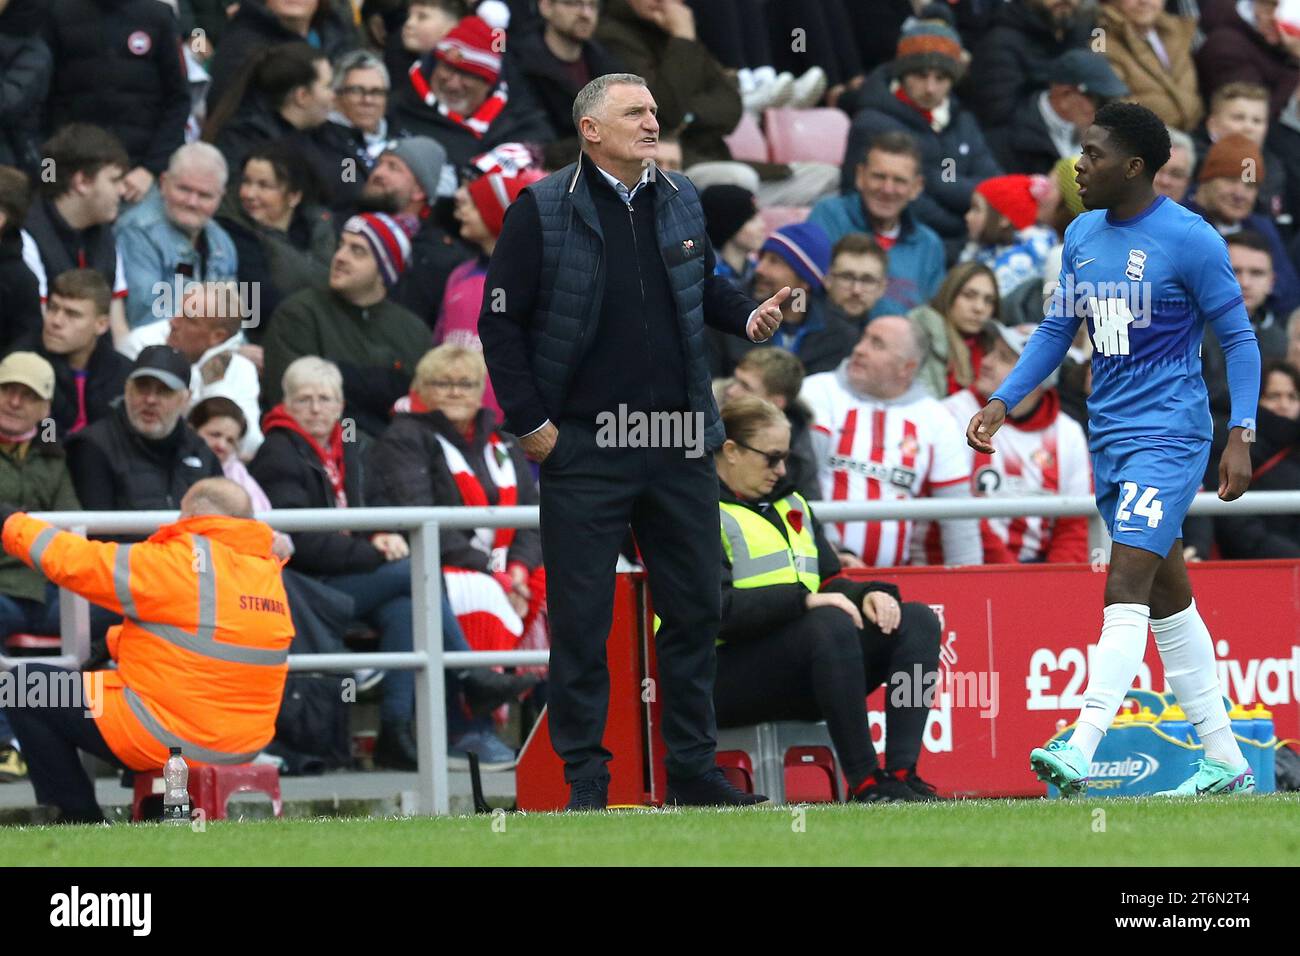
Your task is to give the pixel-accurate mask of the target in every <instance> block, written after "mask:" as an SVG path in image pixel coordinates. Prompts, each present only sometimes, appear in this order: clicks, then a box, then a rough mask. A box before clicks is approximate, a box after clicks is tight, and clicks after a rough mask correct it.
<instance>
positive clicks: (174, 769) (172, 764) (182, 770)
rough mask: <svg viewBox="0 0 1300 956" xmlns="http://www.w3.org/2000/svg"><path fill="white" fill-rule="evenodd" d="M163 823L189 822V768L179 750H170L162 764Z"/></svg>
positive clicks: (174, 748) (177, 748)
mask: <svg viewBox="0 0 1300 956" xmlns="http://www.w3.org/2000/svg"><path fill="white" fill-rule="evenodd" d="M163 822H164V823H178V824H180V823H183V824H188V823H189V822H190V768H189V766H188V765H187V764H186V763H185V758H184V757H182V756H181V748H180V747H173V748H171V756H170V757H168V758H167V762H166V763H165V764H163Z"/></svg>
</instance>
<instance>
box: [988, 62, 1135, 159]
mask: <svg viewBox="0 0 1300 956" xmlns="http://www.w3.org/2000/svg"><path fill="white" fill-rule="evenodd" d="M1048 75H1049V76H1050V77H1051V82H1050V83H1049V84H1048V87H1047V89H1045V90H1043V91H1042V92H1040V93H1036V94H1034V95H1033V96H1032V97H1030V98H1029V99H1028V100H1026V101H1025V106H1024V109H1022V110H1021V111H1020V112H1019V113H1017V114H1016V116H1015V117H1014V119H1013V120H1012V121H1011V122H1010V123H1009V124H1008V125H1007V126H1005V127H999V128H997V129H996V130H993V129H990V130H989V141H990V142H991V143H992V144H993V147H994V149H995V150H997V151H998V156H999V158H1000V159H1001V161H1002V166H1003V168H1004V169H1010V170H1014V171H1015V172H1018V173H1042V174H1044V175H1046V174H1047V173H1050V172H1051V171H1052V167H1053V166H1054V165H1055V164H1056V162H1057V160H1060V159H1064V158H1066V157H1069V158H1071V159H1073V158H1074V157H1076V156H1078V155H1079V153H1081V152H1082V151H1083V147H1082V145H1081V143H1082V139H1083V131H1084V130H1086V129H1087V128H1088V127H1089V126H1091V125H1092V120H1093V117H1094V116H1096V115H1097V110H1099V109H1100V108H1101V107H1102V106H1104V105H1105V104H1106V103H1108V102H1110V101H1111V100H1113V99H1116V98H1118V97H1121V96H1127V95H1128V87H1127V86H1125V85H1124V81H1123V80H1121V79H1120V78H1119V77H1118V76H1116V75H1115V70H1114V69H1113V68H1112V67H1111V65H1110V63H1109V62H1108V61H1107V60H1106V58H1105V57H1104V56H1102V55H1101V54H1100V53H1093V52H1092V51H1091V50H1069V51H1067V52H1066V53H1064V54H1062V55H1061V56H1060V57H1059V58H1058V59H1057V60H1056V61H1055V62H1053V63H1052V64H1051V68H1050V73H1049V74H1048Z"/></svg>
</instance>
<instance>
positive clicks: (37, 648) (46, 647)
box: [4, 634, 63, 657]
mask: <svg viewBox="0 0 1300 956" xmlns="http://www.w3.org/2000/svg"><path fill="white" fill-rule="evenodd" d="M4 644H5V653H7V654H13V655H15V656H18V657H23V656H27V655H30V654H33V653H35V654H45V653H49V652H54V653H57V652H58V650H59V648H61V647H62V646H63V638H61V637H59V636H58V635H57V634H55V635H48V634H10V635H9V636H8V637H6V638H5V641H4Z"/></svg>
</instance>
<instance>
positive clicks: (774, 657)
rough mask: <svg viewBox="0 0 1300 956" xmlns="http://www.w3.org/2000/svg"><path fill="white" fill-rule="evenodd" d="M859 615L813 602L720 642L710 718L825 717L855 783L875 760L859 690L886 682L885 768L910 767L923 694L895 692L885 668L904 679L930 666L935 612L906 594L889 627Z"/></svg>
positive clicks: (929, 671) (725, 723) (921, 725)
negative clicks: (780, 620)
mask: <svg viewBox="0 0 1300 956" xmlns="http://www.w3.org/2000/svg"><path fill="white" fill-rule="evenodd" d="M863 623H864V626H863V627H862V629H861V630H859V629H858V628H857V627H855V626H854V624H853V619H852V618H851V617H849V616H848V615H847V614H845V613H844V612H843V611H841V610H839V609H838V608H833V607H821V608H815V609H813V610H811V611H809V612H807V613H806V614H804V616H803V617H801V618H799V619H798V620H796V621H793V622H791V623H789V624H785V625H783V626H781V627H778V628H774V629H773V630H772V631H770V632H769V633H767V634H765V635H763V636H761V637H757V638H754V639H752V640H747V641H735V642H728V643H726V644H724V645H723V646H722V647H720V648H718V680H717V684H716V685H715V687H714V690H713V699H714V703H715V705H716V706H717V711H718V726H720V727H741V726H745V725H746V724H758V723H764V722H766V721H771V720H825V721H826V725H827V727H828V729H829V730H830V734H831V742H832V743H833V744H834V745H835V752H836V754H837V755H838V757H839V760H840V765H841V767H842V768H843V770H844V776H845V777H847V778H848V780H849V783H850V785H854V786H856V785H857V784H858V783H860V782H862V781H863V780H864V779H866V777H867V776H868V775H869V774H870V773H871V772H872V771H873V770H875V769H876V767H877V766H878V761H877V758H876V750H875V747H874V746H873V745H872V743H871V731H870V729H869V728H868V727H867V706H866V696H867V694H869V693H871V691H873V690H875V689H876V688H877V687H879V686H880V685H881V684H884V683H886V682H889V691H890V692H888V693H886V695H885V738H886V739H885V743H886V748H885V769H886V770H902V769H904V768H907V767H914V766H916V761H917V759H918V757H919V756H920V753H921V735H922V733H924V732H925V721H926V718H927V716H928V715H929V708H928V707H926V706H925V705H924V700H925V698H924V696H923V695H913V694H897V695H896V694H894V693H893V692H892V691H893V689H894V682H893V677H894V675H895V674H900V673H901V674H904V675H906V683H907V684H908V685H910V684H912V683H914V674H915V671H914V667H915V665H917V664H919V665H920V666H921V673H922V675H933V674H934V673H935V672H936V671H937V670H938V667H939V619H938V618H937V617H936V616H935V614H934V612H933V611H931V610H930V608H929V607H927V606H926V605H924V604H916V603H904V604H903V615H902V622H901V624H900V625H899V628H898V629H897V630H896V631H894V633H893V634H885V633H883V632H882V631H881V630H880V628H878V627H876V626H875V625H874V624H871V623H869V622H866V621H865V620H864V622H863ZM930 680H933V677H931V678H930ZM922 682H923V684H924V682H925V678H924V677H923V678H922Z"/></svg>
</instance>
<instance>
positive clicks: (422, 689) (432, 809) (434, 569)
mask: <svg viewBox="0 0 1300 956" xmlns="http://www.w3.org/2000/svg"><path fill="white" fill-rule="evenodd" d="M411 613H412V615H413V621H412V624H413V626H414V642H413V643H414V649H415V651H416V653H418V654H422V655H424V658H425V664H424V666H423V667H421V668H420V669H419V670H417V671H416V672H415V730H416V746H417V748H418V750H419V770H418V774H417V780H418V787H419V794H420V807H419V812H420V813H422V814H431V815H435V816H446V815H447V814H449V813H450V812H451V799H450V794H449V793H448V792H447V791H448V780H447V684H446V676H447V675H446V673H445V672H444V671H443V669H442V562H441V554H440V545H439V543H438V523H437V522H436V521H425V522H423V523H421V524H420V525H419V527H417V528H415V529H414V530H413V531H412V532H411Z"/></svg>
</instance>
